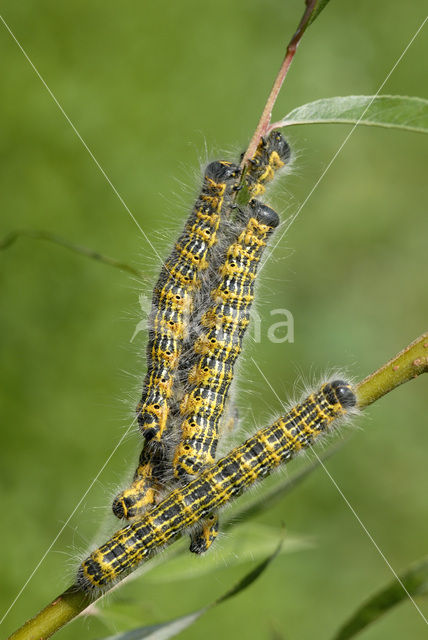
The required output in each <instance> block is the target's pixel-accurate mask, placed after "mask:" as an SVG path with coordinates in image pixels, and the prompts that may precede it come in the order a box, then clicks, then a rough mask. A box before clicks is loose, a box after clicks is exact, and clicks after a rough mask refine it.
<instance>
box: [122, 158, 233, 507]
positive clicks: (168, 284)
mask: <svg viewBox="0 0 428 640" xmlns="http://www.w3.org/2000/svg"><path fill="white" fill-rule="evenodd" d="M239 172H240V169H239V166H238V165H234V164H231V163H229V162H217V161H216V162H211V163H210V164H209V165H208V166H207V168H206V170H205V175H204V181H203V186H202V191H201V193H200V195H199V197H198V199H197V201H196V203H195V206H194V207H193V210H192V213H191V215H190V217H189V218H188V220H187V221H186V224H185V228H184V230H183V232H182V234H181V235H180V237H179V238H178V241H177V242H176V244H175V247H174V250H173V251H172V253H171V255H170V257H169V258H168V260H167V261H166V263H165V265H164V267H163V268H162V270H161V273H160V276H159V278H158V281H157V283H156V285H155V287H154V291H153V302H152V310H151V314H150V320H149V327H150V329H149V341H148V346H147V364H148V367H147V374H146V378H145V381H144V388H143V393H142V397H141V400H140V402H139V404H138V406H137V416H138V423H139V426H140V429H141V432H142V434H143V436H144V438H145V444H144V448H143V451H142V453H141V456H140V460H139V465H138V468H137V470H136V472H135V475H134V480H133V483H132V485H131V487H129V488H128V489H126V490H125V491H124V492H122V493H121V494H119V495H118V496H117V497H116V498H115V500H114V502H113V513H114V514H115V515H116V516H117V517H119V518H124V517H125V518H131V517H134V516H135V515H137V514H138V513H139V512H141V510H144V508H146V507H147V506H148V505H150V504H153V503H154V502H155V499H156V494H157V492H158V490H159V475H160V474H159V471H158V469H157V468H158V467H159V466H162V461H163V458H164V456H165V452H164V448H165V447H164V445H163V443H162V435H163V433H164V430H165V427H166V424H167V418H168V413H169V398H170V396H171V393H172V386H173V382H174V375H175V373H176V370H177V367H178V362H179V358H180V354H181V351H182V347H183V342H184V339H185V337H186V334H187V330H188V326H187V325H188V318H189V314H190V312H191V310H192V305H193V298H194V295H195V291H196V290H197V289H198V288H199V287H200V286H201V280H202V277H203V272H204V270H205V269H206V268H207V266H208V261H207V255H208V253H209V251H210V249H211V248H212V247H213V245H214V244H215V242H216V239H217V230H218V227H219V222H220V214H221V210H222V208H223V206H224V204H225V203H227V202H228V200H230V198H231V194H232V191H233V187H234V183H235V181H236V178H237V176H238V175H239Z"/></svg>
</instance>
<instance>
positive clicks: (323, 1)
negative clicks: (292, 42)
mask: <svg viewBox="0 0 428 640" xmlns="http://www.w3.org/2000/svg"><path fill="white" fill-rule="evenodd" d="M329 2H330V0H318V2H317V3H316V5H315V8H314V11H313V13H312V15H311V17H310V18H309V22H308V27H309V26H310V25H311V24H312V23H313V22H314V21H315V20H316V19H317V18H318V16H319V14H320V13H321V11H322V10H323V9H325V7H326V6H327V5H328V3H329Z"/></svg>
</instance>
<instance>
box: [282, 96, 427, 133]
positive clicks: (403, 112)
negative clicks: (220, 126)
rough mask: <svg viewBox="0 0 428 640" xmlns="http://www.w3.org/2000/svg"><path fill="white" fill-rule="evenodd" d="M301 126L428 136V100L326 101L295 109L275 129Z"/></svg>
mask: <svg viewBox="0 0 428 640" xmlns="http://www.w3.org/2000/svg"><path fill="white" fill-rule="evenodd" d="M298 124H358V125H366V126H374V127H387V128H390V129H404V130H406V131H417V132H420V133H428V100H424V99H423V98H414V97H408V96H345V97H340V96H339V97H336V98H323V99H321V100H315V102H309V103H308V104H304V105H302V106H301V107H297V109H293V111H290V113H289V114H288V115H286V116H285V118H283V119H282V120H281V121H279V122H277V123H276V124H275V125H274V126H273V127H272V128H278V127H291V126H295V125H298Z"/></svg>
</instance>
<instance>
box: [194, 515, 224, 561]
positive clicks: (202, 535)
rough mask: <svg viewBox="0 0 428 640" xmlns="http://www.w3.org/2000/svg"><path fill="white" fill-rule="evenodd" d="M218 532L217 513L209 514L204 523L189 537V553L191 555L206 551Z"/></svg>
mask: <svg viewBox="0 0 428 640" xmlns="http://www.w3.org/2000/svg"><path fill="white" fill-rule="evenodd" d="M218 532H219V520H218V514H217V513H211V514H210V515H209V516H208V518H207V519H206V520H204V522H202V523H201V524H199V525H198V527H197V528H196V529H195V531H194V532H193V533H192V534H191V535H190V547H189V551H191V552H192V553H197V554H201V553H205V551H208V549H209V548H210V546H211V545H212V543H213V542H214V540H215V539H216V538H217V536H218Z"/></svg>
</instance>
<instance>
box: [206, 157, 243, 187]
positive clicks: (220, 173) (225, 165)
mask: <svg viewBox="0 0 428 640" xmlns="http://www.w3.org/2000/svg"><path fill="white" fill-rule="evenodd" d="M239 173H240V167H239V165H237V164H232V163H231V162H220V161H219V160H214V162H210V164H209V165H208V166H207V168H206V169H205V178H206V179H207V180H213V181H214V182H215V183H217V184H218V183H221V182H228V181H229V180H231V179H232V178H237V177H238V176H239Z"/></svg>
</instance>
